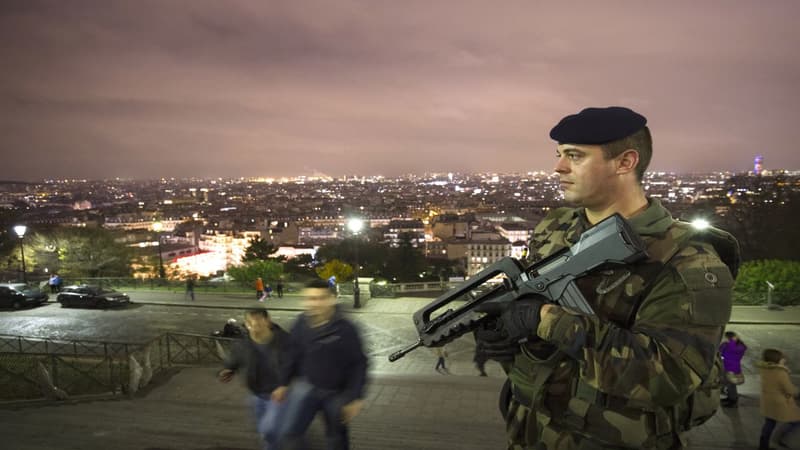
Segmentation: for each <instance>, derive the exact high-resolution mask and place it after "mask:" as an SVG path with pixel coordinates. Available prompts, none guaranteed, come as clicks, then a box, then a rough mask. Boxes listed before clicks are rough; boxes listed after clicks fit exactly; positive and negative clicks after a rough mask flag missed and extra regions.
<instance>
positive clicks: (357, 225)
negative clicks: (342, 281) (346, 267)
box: [347, 217, 364, 308]
mask: <svg viewBox="0 0 800 450" xmlns="http://www.w3.org/2000/svg"><path fill="white" fill-rule="evenodd" d="M363 227H364V221H363V220H361V219H359V218H357V217H354V218H352V219H350V220H348V221H347V229H349V230H350V232H351V233H353V236H357V235H358V232H359V231H361V228H363ZM354 242H355V247H356V249H355V250H356V251H355V254H356V255H355V256H356V273H355V281H354V282H353V308H361V289H360V288H359V287H358V242H357V241H354Z"/></svg>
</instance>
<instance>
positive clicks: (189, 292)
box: [184, 276, 194, 301]
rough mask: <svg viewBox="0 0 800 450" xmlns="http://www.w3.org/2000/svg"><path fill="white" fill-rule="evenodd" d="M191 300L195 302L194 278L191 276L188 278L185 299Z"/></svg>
mask: <svg viewBox="0 0 800 450" xmlns="http://www.w3.org/2000/svg"><path fill="white" fill-rule="evenodd" d="M187 297H188V298H189V299H190V300H191V301H194V277H193V276H189V277H188V278H186V295H184V298H187Z"/></svg>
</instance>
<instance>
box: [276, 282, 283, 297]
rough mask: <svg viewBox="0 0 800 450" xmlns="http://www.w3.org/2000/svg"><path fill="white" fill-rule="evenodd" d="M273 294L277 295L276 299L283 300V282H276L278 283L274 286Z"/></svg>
mask: <svg viewBox="0 0 800 450" xmlns="http://www.w3.org/2000/svg"><path fill="white" fill-rule="evenodd" d="M275 293H276V294H277V295H278V298H283V280H278V283H277V284H276V285H275Z"/></svg>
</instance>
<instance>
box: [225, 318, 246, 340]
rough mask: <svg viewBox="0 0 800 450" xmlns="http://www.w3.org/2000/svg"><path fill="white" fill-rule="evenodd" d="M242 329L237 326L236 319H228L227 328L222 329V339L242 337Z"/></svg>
mask: <svg viewBox="0 0 800 450" xmlns="http://www.w3.org/2000/svg"><path fill="white" fill-rule="evenodd" d="M241 335H242V329H241V328H239V325H237V324H236V319H233V318H231V319H228V321H227V322H226V323H225V326H224V327H222V337H240V336H241Z"/></svg>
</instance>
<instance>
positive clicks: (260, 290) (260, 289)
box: [256, 277, 264, 302]
mask: <svg viewBox="0 0 800 450" xmlns="http://www.w3.org/2000/svg"><path fill="white" fill-rule="evenodd" d="M256 300H258V301H260V302H263V301H264V280H262V279H261V277H258V278H256Z"/></svg>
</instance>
